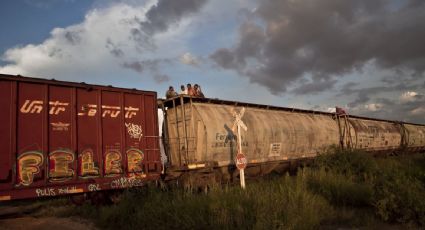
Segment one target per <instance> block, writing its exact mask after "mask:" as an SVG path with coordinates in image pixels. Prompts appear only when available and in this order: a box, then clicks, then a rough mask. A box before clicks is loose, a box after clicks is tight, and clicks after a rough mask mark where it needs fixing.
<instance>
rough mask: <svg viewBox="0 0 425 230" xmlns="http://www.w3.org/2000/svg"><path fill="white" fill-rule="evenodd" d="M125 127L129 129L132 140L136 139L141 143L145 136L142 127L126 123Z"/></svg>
mask: <svg viewBox="0 0 425 230" xmlns="http://www.w3.org/2000/svg"><path fill="white" fill-rule="evenodd" d="M125 127H127V132H128V135H130V137H131V138H135V139H138V140H139V141H140V138H142V136H143V131H142V126H141V125H136V124H133V123H125Z"/></svg>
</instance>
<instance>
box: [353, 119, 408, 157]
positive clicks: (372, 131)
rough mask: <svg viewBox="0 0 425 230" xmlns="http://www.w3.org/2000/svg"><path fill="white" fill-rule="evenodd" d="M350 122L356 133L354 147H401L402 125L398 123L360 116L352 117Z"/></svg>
mask: <svg viewBox="0 0 425 230" xmlns="http://www.w3.org/2000/svg"><path fill="white" fill-rule="evenodd" d="M349 122H350V124H351V125H352V126H353V128H354V130H355V133H356V135H355V138H354V146H353V147H354V148H357V149H365V150H368V151H369V150H370V151H373V150H390V149H397V148H399V147H400V144H401V134H400V127H399V125H397V124H396V123H392V122H387V121H375V120H365V119H358V118H350V119H349Z"/></svg>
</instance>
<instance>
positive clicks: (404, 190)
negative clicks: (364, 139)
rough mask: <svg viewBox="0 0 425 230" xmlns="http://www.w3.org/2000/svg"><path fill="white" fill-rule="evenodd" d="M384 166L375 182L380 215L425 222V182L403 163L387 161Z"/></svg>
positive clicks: (398, 220) (386, 217) (382, 165)
mask: <svg viewBox="0 0 425 230" xmlns="http://www.w3.org/2000/svg"><path fill="white" fill-rule="evenodd" d="M381 169H382V171H381V173H379V175H377V178H376V182H375V195H374V206H375V207H376V214H377V215H378V216H379V217H380V218H382V219H383V220H386V221H390V222H399V223H409V222H414V223H417V224H420V225H425V188H424V184H423V183H422V182H421V181H420V180H418V178H416V177H415V176H414V175H412V173H411V169H409V168H408V167H406V166H405V165H403V164H402V163H400V162H397V161H394V160H389V161H386V162H385V163H381ZM409 172H410V173H409Z"/></svg>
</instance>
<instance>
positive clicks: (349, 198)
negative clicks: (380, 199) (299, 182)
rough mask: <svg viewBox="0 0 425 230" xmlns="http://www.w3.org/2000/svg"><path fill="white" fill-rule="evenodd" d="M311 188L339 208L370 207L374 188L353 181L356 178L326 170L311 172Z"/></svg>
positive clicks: (309, 181)
mask: <svg viewBox="0 0 425 230" xmlns="http://www.w3.org/2000/svg"><path fill="white" fill-rule="evenodd" d="M308 174H309V180H308V184H309V188H310V189H311V190H312V191H313V192H315V193H318V194H320V195H322V196H323V197H325V198H326V199H327V200H328V201H330V202H331V203H332V204H334V205H337V206H346V205H348V206H355V207H363V206H370V205H371V201H372V196H373V187H372V186H371V185H370V184H367V183H359V182H355V181H354V180H353V178H354V176H348V175H344V174H340V173H337V172H334V171H325V170H324V169H320V170H316V171H309V172H308Z"/></svg>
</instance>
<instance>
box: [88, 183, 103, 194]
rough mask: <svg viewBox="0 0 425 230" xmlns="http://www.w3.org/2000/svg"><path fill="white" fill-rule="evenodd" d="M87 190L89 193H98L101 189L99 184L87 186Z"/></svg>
mask: <svg viewBox="0 0 425 230" xmlns="http://www.w3.org/2000/svg"><path fill="white" fill-rule="evenodd" d="M87 189H88V190H89V191H90V192H95V191H100V190H102V189H101V188H100V185H99V184H89V185H88V186H87Z"/></svg>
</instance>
